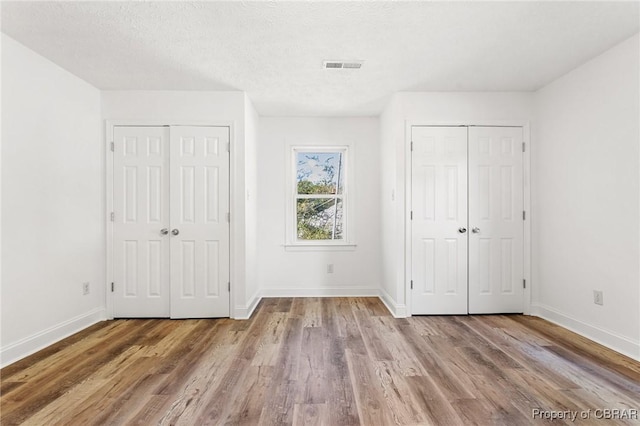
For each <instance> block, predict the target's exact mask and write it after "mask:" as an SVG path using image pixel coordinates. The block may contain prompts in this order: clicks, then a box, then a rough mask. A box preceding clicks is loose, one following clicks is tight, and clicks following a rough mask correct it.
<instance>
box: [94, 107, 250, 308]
mask: <svg viewBox="0 0 640 426" xmlns="http://www.w3.org/2000/svg"><path fill="white" fill-rule="evenodd" d="M104 123H105V124H104V125H105V127H104V147H103V148H104V150H103V152H104V156H105V161H104V164H105V172H104V176H105V212H104V217H105V227H106V236H107V238H106V247H105V251H106V252H105V256H106V262H105V263H106V271H105V276H106V281H105V290H104V291H105V299H106V301H105V302H106V308H107V309H106V318H107V319H108V320H112V319H114V316H113V309H114V302H113V296H112V291H111V283H113V266H114V265H113V231H114V222H112V221H111V212H113V207H114V203H113V196H114V188H113V177H114V176H113V155H112V151H111V143H112V142H113V133H114V128H115V127H116V126H140V127H144V126H149V127H156V126H157V127H161V126H209V127H227V128H228V129H229V214H230V217H231V218H232V219H233V218H234V217H237V215H236V213H237V212H236V210H235V208H234V206H235V203H236V202H237V201H238V200H237V199H236V198H237V196H235V193H236V192H237V191H235V190H234V188H235V185H236V183H237V182H236V179H235V174H236V172H237V168H236V161H237V160H236V156H235V152H236V135H235V122H233V121H197V120H166V119H164V120H148V119H147V120H136V119H133V120H132V119H122V120H120V119H118V120H105V122H104ZM237 235H238V231H236V230H235V229H234V221H233V220H232V221H231V226H230V227H229V280H230V282H231V285H230V286H229V318H234V315H235V313H234V312H235V311H234V309H233V308H234V304H233V301H234V300H235V298H234V296H235V292H234V285H233V283H234V282H236V279H235V278H236V271H235V266H236V259H235V255H234V251H235V245H236V244H235V239H236V238H237Z"/></svg>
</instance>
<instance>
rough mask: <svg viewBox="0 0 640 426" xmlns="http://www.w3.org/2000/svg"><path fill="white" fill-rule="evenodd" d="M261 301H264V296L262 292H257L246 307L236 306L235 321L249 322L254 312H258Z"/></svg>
mask: <svg viewBox="0 0 640 426" xmlns="http://www.w3.org/2000/svg"><path fill="white" fill-rule="evenodd" d="M260 300H262V295H261V294H260V291H257V292H256V294H254V295H253V297H252V298H251V301H250V302H249V303H247V305H246V306H236V307H235V308H234V313H233V319H237V320H247V319H249V318H251V315H253V311H255V310H256V307H257V306H258V303H260Z"/></svg>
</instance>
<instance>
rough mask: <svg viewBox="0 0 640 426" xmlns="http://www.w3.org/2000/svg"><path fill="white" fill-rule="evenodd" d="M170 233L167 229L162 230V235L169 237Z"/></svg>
mask: <svg viewBox="0 0 640 426" xmlns="http://www.w3.org/2000/svg"><path fill="white" fill-rule="evenodd" d="M168 233H169V230H168V229H167V228H162V229H161V230H160V235H167V234H168Z"/></svg>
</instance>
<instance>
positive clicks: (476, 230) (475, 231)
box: [471, 226, 480, 234]
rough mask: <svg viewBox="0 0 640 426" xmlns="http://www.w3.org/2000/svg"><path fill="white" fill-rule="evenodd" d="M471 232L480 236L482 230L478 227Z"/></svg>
mask: <svg viewBox="0 0 640 426" xmlns="http://www.w3.org/2000/svg"><path fill="white" fill-rule="evenodd" d="M471 232H473V233H474V234H479V233H480V228H478V227H477V226H476V227H475V228H473V229H472V230H471Z"/></svg>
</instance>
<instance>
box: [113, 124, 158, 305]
mask: <svg viewBox="0 0 640 426" xmlns="http://www.w3.org/2000/svg"><path fill="white" fill-rule="evenodd" d="M113 135H114V140H113V142H114V148H115V149H114V153H113V154H114V156H113V188H114V197H113V202H114V217H113V221H114V224H113V225H114V226H113V231H114V232H113V259H114V261H113V279H114V283H117V285H115V286H114V294H113V302H114V317H168V316H169V313H170V311H169V237H168V236H167V235H162V234H161V230H162V229H167V228H168V227H169V187H168V177H169V128H168V127H124V126H117V127H115V128H114V133H113Z"/></svg>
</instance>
